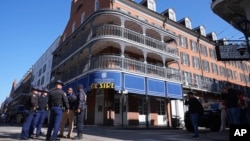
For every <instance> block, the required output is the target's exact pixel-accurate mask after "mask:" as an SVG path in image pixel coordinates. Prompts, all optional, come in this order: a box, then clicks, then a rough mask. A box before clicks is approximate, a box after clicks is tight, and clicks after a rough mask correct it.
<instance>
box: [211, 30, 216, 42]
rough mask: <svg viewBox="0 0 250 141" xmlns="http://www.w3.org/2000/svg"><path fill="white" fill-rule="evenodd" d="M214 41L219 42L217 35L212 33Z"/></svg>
mask: <svg viewBox="0 0 250 141" xmlns="http://www.w3.org/2000/svg"><path fill="white" fill-rule="evenodd" d="M212 39H213V41H216V40H217V35H216V34H215V33H214V32H213V33H212Z"/></svg>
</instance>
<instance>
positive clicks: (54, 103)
mask: <svg viewBox="0 0 250 141" xmlns="http://www.w3.org/2000/svg"><path fill="white" fill-rule="evenodd" d="M55 84H56V87H55V89H53V90H51V91H50V92H49V97H48V105H49V109H50V118H49V125H48V130H47V135H46V140H47V141H58V140H60V139H59V138H57V134H58V131H59V128H60V123H61V119H62V113H63V108H65V111H66V113H68V112H69V103H68V99H67V97H66V94H65V92H64V91H63V90H62V87H63V83H62V81H61V80H57V81H56V83H55ZM52 130H53V134H52V135H51V133H52Z"/></svg>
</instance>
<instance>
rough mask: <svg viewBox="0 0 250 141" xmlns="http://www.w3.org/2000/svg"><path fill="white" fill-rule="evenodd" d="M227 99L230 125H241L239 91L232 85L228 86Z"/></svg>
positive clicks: (228, 84)
mask: <svg viewBox="0 0 250 141" xmlns="http://www.w3.org/2000/svg"><path fill="white" fill-rule="evenodd" d="M226 88H227V97H226V107H227V117H228V122H229V124H230V125H231V124H240V108H239V95H238V93H239V91H238V90H236V89H233V88H232V84H231V83H227V84H226Z"/></svg>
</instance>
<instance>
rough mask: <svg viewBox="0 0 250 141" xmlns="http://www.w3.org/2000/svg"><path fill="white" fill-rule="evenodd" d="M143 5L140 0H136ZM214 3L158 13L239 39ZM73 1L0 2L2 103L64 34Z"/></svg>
mask: <svg viewBox="0 0 250 141" xmlns="http://www.w3.org/2000/svg"><path fill="white" fill-rule="evenodd" d="M135 1H136V2H141V0H135ZM210 3H211V0H157V11H158V12H159V13H160V12H162V11H164V10H165V9H167V8H173V9H174V10H175V12H176V17H177V20H180V19H182V18H184V17H189V18H190V19H191V21H192V27H193V28H194V27H197V26H199V25H203V26H204V27H205V28H206V32H207V33H209V32H212V31H214V32H216V33H217V35H218V37H219V38H227V39H238V38H240V37H242V36H243V34H242V33H240V32H238V31H237V30H235V29H234V28H233V27H231V26H230V25H229V24H228V23H226V22H225V21H223V20H222V19H221V18H219V17H218V16H217V15H215V14H214V13H213V12H212V10H211V9H210ZM70 4H71V0H1V1H0V19H1V20H0V46H1V56H0V64H1V69H0V104H1V103H2V102H3V101H4V100H5V99H6V97H8V96H9V93H10V90H11V86H12V82H13V81H14V80H15V79H16V80H17V81H20V80H21V79H22V77H23V76H24V75H25V73H26V72H27V71H28V70H29V68H31V67H32V65H33V64H34V63H35V62H36V61H37V60H38V59H39V57H40V56H41V55H42V54H43V53H44V52H45V51H46V49H47V48H48V47H49V46H50V45H51V44H52V43H53V41H54V40H55V39H56V38H57V37H58V36H59V35H61V33H62V32H63V30H64V28H65V26H66V24H67V21H68V18H69V13H70Z"/></svg>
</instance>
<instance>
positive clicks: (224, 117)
mask: <svg viewBox="0 0 250 141" xmlns="http://www.w3.org/2000/svg"><path fill="white" fill-rule="evenodd" d="M226 95H227V89H226V88H222V89H221V101H220V104H219V109H220V110H221V125H220V132H223V131H225V129H226V121H227V111H226Z"/></svg>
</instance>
